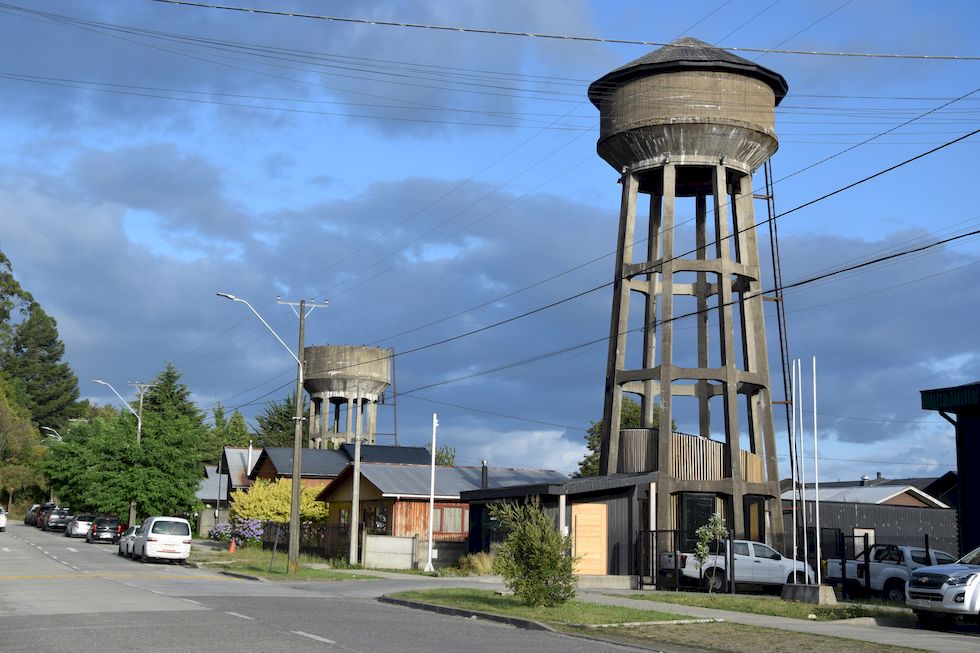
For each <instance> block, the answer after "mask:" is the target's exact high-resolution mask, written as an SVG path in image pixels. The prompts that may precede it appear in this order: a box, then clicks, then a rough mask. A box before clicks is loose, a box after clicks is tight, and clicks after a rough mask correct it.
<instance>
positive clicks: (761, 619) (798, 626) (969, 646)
mask: <svg viewBox="0 0 980 653" xmlns="http://www.w3.org/2000/svg"><path fill="white" fill-rule="evenodd" d="M640 591H642V590H640ZM613 593H615V594H616V596H610V594H613ZM637 593H638V592H637V591H633V590H608V591H607V592H605V593H603V594H599V593H596V592H579V593H578V594H577V595H576V597H575V598H576V599H577V600H579V601H587V602H590V603H600V604H605V605H618V606H623V607H629V608H638V609H641V610H642V609H646V610H660V611H663V612H670V613H673V614H682V615H685V616H690V617H702V618H713V619H724V620H726V621H729V622H731V623H736V624H746V625H750V626H761V627H764V628H778V629H780V630H790V631H794V632H798V633H808V634H812V635H826V636H828V637H844V638H847V639H858V640H862V641H865V642H876V643H879V644H890V645H892V646H906V647H910V648H918V649H922V650H926V651H941V652H944V653H976V651H978V650H980V637H976V636H971V635H958V634H954V633H943V632H937V631H932V630H919V629H917V628H898V627H893V626H878V625H875V624H874V623H872V621H871V619H869V618H861V619H848V620H844V621H804V620H802V619H790V618H788V617H772V616H768V615H761V614H750V613H747V612H730V611H728V610H714V609H711V608H699V607H694V606H688V605H678V604H676V603H661V602H659V601H648V600H645V599H634V598H630V596H631V595H635V594H637Z"/></svg>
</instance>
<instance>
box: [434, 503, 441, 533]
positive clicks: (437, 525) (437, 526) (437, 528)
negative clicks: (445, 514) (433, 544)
mask: <svg viewBox="0 0 980 653" xmlns="http://www.w3.org/2000/svg"><path fill="white" fill-rule="evenodd" d="M441 531H442V508H433V509H432V532H433V533H439V532H441Z"/></svg>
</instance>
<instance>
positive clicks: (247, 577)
mask: <svg viewBox="0 0 980 653" xmlns="http://www.w3.org/2000/svg"><path fill="white" fill-rule="evenodd" d="M218 573H219V574H221V575H222V576H231V577H232V578H241V579H242V580H255V581H258V582H260V583H266V582H268V581H267V580H266V579H264V578H262V577H261V576H252V575H250V574H240V573H238V572H237V571H224V570H222V571H219V572H218Z"/></svg>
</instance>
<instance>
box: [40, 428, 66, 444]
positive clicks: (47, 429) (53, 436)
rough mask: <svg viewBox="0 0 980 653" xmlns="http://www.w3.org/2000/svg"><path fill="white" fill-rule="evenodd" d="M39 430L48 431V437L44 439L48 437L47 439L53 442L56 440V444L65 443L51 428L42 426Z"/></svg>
mask: <svg viewBox="0 0 980 653" xmlns="http://www.w3.org/2000/svg"><path fill="white" fill-rule="evenodd" d="M41 430H42V431H48V432H49V433H48V435H47V436H45V437H49V438H51V439H53V440H57V441H58V442H64V441H65V439H64V438H63V437H61V434H60V433H58V432H57V431H56V430H54V429H53V428H51V427H50V426H42V427H41Z"/></svg>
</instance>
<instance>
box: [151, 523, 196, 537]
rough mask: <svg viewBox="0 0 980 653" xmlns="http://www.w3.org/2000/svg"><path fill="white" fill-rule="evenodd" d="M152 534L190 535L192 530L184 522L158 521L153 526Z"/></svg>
mask: <svg viewBox="0 0 980 653" xmlns="http://www.w3.org/2000/svg"><path fill="white" fill-rule="evenodd" d="M152 532H154V533H159V534H160V535H190V534H191V529H190V527H189V526H188V525H187V524H185V523H184V522H179V521H158V522H156V523H155V524H153V528H152Z"/></svg>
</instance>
